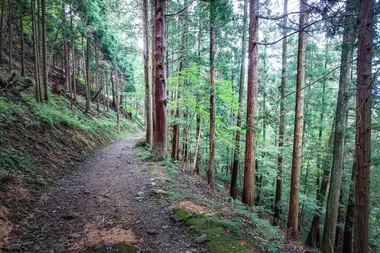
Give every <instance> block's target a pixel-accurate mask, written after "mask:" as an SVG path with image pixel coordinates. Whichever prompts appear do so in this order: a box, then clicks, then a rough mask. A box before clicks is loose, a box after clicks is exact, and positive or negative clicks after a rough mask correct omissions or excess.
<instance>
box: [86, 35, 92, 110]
mask: <svg viewBox="0 0 380 253" xmlns="http://www.w3.org/2000/svg"><path fill="white" fill-rule="evenodd" d="M86 43H87V47H86V48H87V56H86V57H87V59H86V112H87V113H88V112H89V111H90V107H91V104H90V102H91V84H90V83H91V80H90V79H91V73H90V60H91V40H90V39H89V37H88V35H87V34H86Z"/></svg>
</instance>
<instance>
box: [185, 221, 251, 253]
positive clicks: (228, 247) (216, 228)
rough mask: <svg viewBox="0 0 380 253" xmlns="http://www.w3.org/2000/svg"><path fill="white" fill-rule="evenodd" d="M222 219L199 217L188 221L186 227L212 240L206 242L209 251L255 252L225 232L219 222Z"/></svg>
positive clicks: (219, 252)
mask: <svg viewBox="0 0 380 253" xmlns="http://www.w3.org/2000/svg"><path fill="white" fill-rule="evenodd" d="M220 219H221V218H220V217H218V218H217V217H208V216H204V215H200V216H199V217H195V218H190V219H188V220H186V223H185V224H186V225H187V226H189V227H190V228H191V229H192V230H194V232H196V233H204V234H206V235H207V237H208V238H209V239H210V240H209V241H208V242H206V245H205V246H206V247H207V249H209V250H210V252H215V253H228V252H235V253H248V252H253V251H250V250H248V249H246V248H245V247H244V246H243V245H242V244H240V243H239V238H238V237H237V236H236V235H234V234H232V233H227V232H226V231H224V229H223V226H221V224H220V222H219V220H220Z"/></svg>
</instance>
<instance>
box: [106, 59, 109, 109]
mask: <svg viewBox="0 0 380 253" xmlns="http://www.w3.org/2000/svg"><path fill="white" fill-rule="evenodd" d="M105 81H106V83H105V85H106V99H107V112H108V111H109V110H110V99H109V85H108V65H107V64H106V65H105Z"/></svg>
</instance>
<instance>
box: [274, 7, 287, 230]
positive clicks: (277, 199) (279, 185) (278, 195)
mask: <svg viewBox="0 0 380 253" xmlns="http://www.w3.org/2000/svg"><path fill="white" fill-rule="evenodd" d="M287 14H288V0H284V18H283V20H282V25H283V28H282V36H283V37H284V38H285V37H286V35H287V29H286V27H287V26H288V18H287V16H286V15H287ZM287 52H288V40H287V38H285V39H284V40H283V41H282V64H281V66H282V67H281V88H280V94H281V102H280V125H279V130H278V157H277V178H276V195H275V200H274V216H273V225H274V226H277V225H279V222H280V214H281V207H280V205H281V195H282V167H283V160H284V133H285V103H284V99H285V90H286V67H287V63H286V59H287Z"/></svg>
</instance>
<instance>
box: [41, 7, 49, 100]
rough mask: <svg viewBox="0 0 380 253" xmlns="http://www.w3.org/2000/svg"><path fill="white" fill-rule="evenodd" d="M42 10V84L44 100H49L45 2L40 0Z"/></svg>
mask: <svg viewBox="0 0 380 253" xmlns="http://www.w3.org/2000/svg"><path fill="white" fill-rule="evenodd" d="M41 8H42V83H43V87H44V100H45V101H48V100H49V95H48V74H47V41H46V40H47V35H46V0H41Z"/></svg>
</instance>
